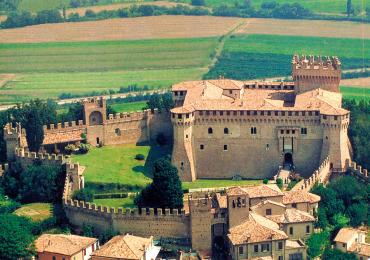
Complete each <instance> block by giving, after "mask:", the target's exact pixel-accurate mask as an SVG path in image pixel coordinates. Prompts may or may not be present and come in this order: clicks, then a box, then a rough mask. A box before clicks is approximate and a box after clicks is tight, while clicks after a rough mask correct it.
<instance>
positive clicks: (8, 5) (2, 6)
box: [0, 0, 20, 12]
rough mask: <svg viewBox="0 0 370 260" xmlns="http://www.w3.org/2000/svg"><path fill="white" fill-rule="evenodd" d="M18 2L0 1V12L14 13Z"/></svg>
mask: <svg viewBox="0 0 370 260" xmlns="http://www.w3.org/2000/svg"><path fill="white" fill-rule="evenodd" d="M19 2H20V0H1V1H0V11H7V12H9V11H15V10H17V7H18V4H19Z"/></svg>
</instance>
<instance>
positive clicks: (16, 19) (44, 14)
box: [1, 9, 64, 28]
mask: <svg viewBox="0 0 370 260" xmlns="http://www.w3.org/2000/svg"><path fill="white" fill-rule="evenodd" d="M63 21H64V19H63V17H62V15H61V13H60V12H59V10H56V9H55V10H43V11H40V12H38V13H37V14H36V15H34V14H32V13H31V12H28V11H22V12H17V11H15V12H11V13H9V15H8V16H7V19H6V20H5V21H4V22H2V23H1V27H2V28H15V27H24V26H28V25H34V24H44V23H61V22H63Z"/></svg>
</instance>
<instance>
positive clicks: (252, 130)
mask: <svg viewBox="0 0 370 260" xmlns="http://www.w3.org/2000/svg"><path fill="white" fill-rule="evenodd" d="M251 134H252V135H255V134H257V128H256V127H251Z"/></svg>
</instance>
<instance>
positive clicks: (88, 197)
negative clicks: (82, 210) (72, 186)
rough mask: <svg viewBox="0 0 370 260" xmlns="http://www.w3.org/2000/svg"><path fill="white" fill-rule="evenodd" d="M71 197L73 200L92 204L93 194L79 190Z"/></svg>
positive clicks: (85, 190) (86, 190)
mask: <svg viewBox="0 0 370 260" xmlns="http://www.w3.org/2000/svg"><path fill="white" fill-rule="evenodd" d="M72 197H73V199H74V200H79V201H85V202H92V201H93V200H94V193H93V192H92V191H91V190H89V189H81V190H77V191H75V192H74V193H73V196H72Z"/></svg>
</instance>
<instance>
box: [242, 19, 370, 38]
mask: <svg viewBox="0 0 370 260" xmlns="http://www.w3.org/2000/svg"><path fill="white" fill-rule="evenodd" d="M236 33H242V34H269V35H275V34H277V35H291V36H318V37H334V38H365V39H370V24H366V23H363V24H361V23H355V22H344V21H324V20H322V21H320V20H287V19H263V18H251V19H246V22H245V23H244V25H243V26H241V27H240V28H239V29H238V31H237V32H236Z"/></svg>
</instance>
